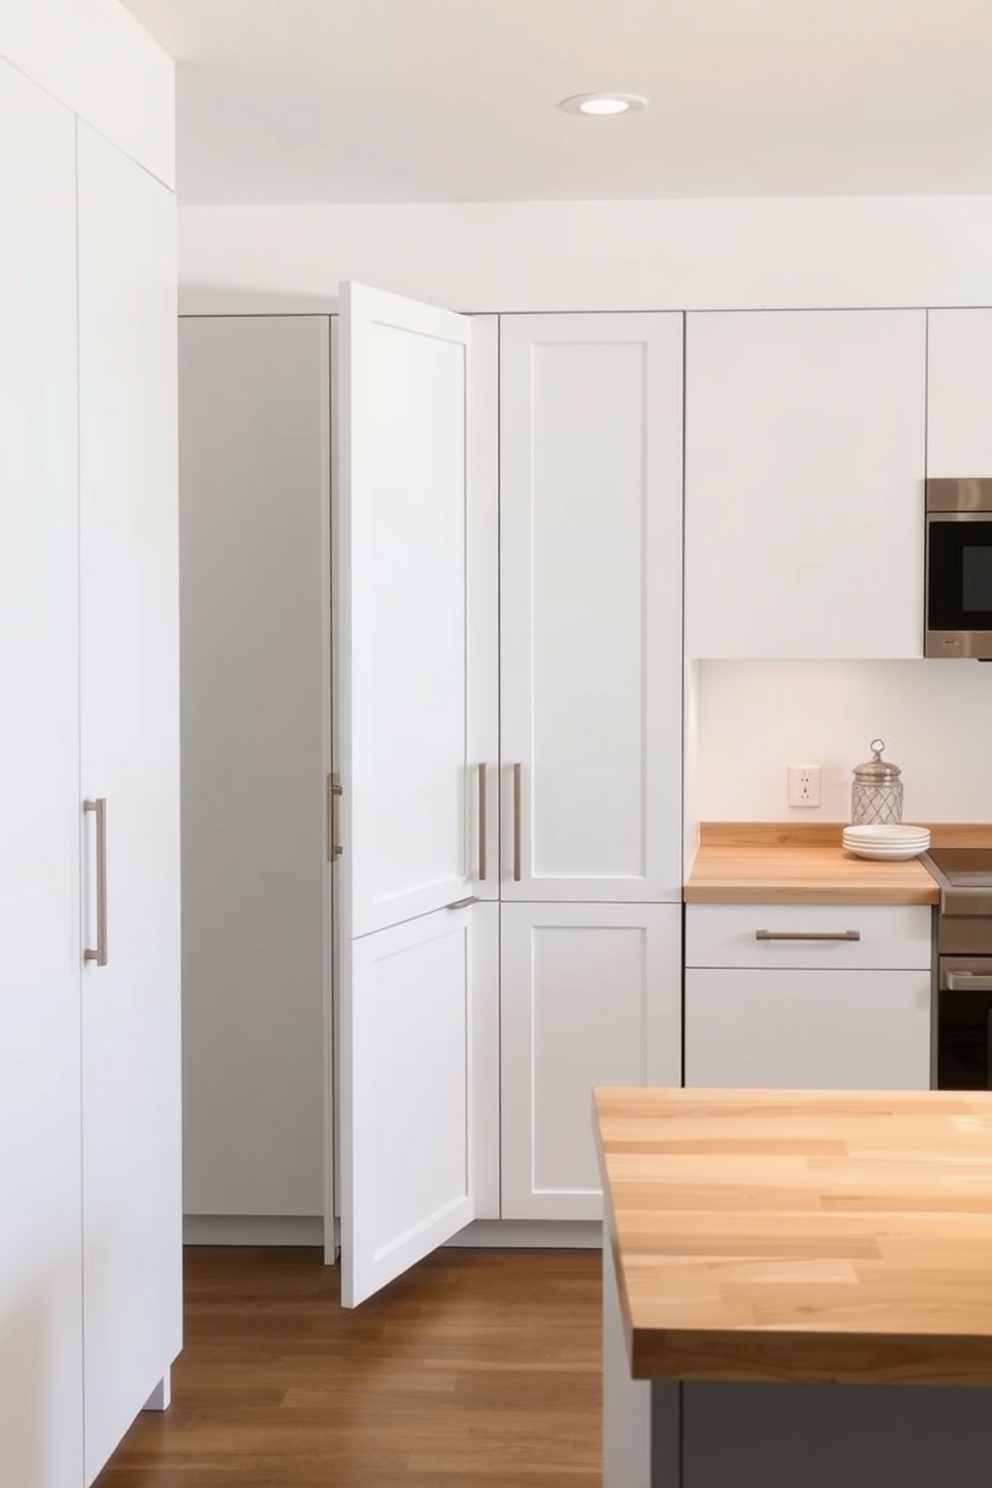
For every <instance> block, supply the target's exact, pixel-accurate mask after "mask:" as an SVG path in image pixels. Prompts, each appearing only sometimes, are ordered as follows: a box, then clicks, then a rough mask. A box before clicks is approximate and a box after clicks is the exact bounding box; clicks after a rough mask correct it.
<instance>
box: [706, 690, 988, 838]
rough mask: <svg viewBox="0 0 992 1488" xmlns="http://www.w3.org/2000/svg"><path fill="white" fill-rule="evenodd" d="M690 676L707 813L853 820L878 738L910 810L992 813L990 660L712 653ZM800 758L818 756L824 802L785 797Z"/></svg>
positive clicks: (958, 817) (947, 816)
mask: <svg viewBox="0 0 992 1488" xmlns="http://www.w3.org/2000/svg"><path fill="white" fill-rule="evenodd" d="M694 682H695V688H694V691H695V693H696V697H695V708H696V714H697V717H696V751H695V761H694V762H693V760H692V759H691V758H689V759H687V762H686V763H687V770H688V774H689V775H690V777H691V799H692V808H693V814H694V815H695V817H696V819H697V820H699V821H788V820H790V819H791V820H796V821H848V820H849V819H850V804H851V780H852V774H851V772H852V770H853V768H854V766H855V765H856V764H860V763H862V762H863V761H864V760H867V759H869V758H870V757H871V751H870V749H869V743H870V741H871V740H872V739H874V738H877V737H881V738H883V739H884V740H885V743H886V750H885V757H886V759H889V760H891V761H893V762H894V763H895V764H897V765H899V766H901V768H902V772H903V777H902V778H903V785H904V787H905V805H904V812H903V816H904V820H906V821H908V822H915V821H986V822H987V821H992V663H990V664H983V663H980V662H974V661H877V662H876V661H857V662H832V661H810V662H799V661H781V662H779V661H752V662H744V661H705V662H701V663H700V664H699V668H698V674H697V675H696V676H695V678H694ZM793 762H794V763H799V764H819V765H820V766H821V770H822V775H821V805H820V807H819V808H818V809H816V810H809V809H806V810H802V809H796V808H790V807H789V805H788V796H787V768H788V766H789V764H790V763H793Z"/></svg>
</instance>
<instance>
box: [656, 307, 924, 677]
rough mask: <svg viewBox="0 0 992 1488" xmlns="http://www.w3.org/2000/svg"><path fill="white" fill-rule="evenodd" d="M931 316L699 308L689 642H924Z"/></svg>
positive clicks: (688, 550) (691, 327)
mask: <svg viewBox="0 0 992 1488" xmlns="http://www.w3.org/2000/svg"><path fill="white" fill-rule="evenodd" d="M925 359H926V312H925V311H923V310H878V311H876V310H851V311H847V310H838V311H834V310H830V311H781V312H779V311H774V312H754V313H752V312H746V313H735V314H705V313H703V314H692V315H689V316H688V317H687V324H686V455H685V459H686V491H685V502H686V517H685V523H686V529H685V562H686V570H685V571H686V654H687V655H688V656H690V657H802V658H805V657H869V658H871V657H918V656H922V654H923V649H922V648H923V479H924V431H925V424H926V407H925V400H926V361H925Z"/></svg>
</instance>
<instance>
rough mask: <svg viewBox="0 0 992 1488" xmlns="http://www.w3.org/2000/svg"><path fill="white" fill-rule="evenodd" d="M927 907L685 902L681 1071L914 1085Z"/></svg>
mask: <svg viewBox="0 0 992 1488" xmlns="http://www.w3.org/2000/svg"><path fill="white" fill-rule="evenodd" d="M930 930H931V912H930V910H929V909H926V908H922V907H918V906H895V905H893V906H891V907H889V906H861V905H856V906H851V905H800V904H785V905H764V904H747V905H745V904H735V905H713V904H706V905H702V904H690V905H687V907H686V973H685V1083H686V1085H687V1086H696V1087H700V1088H703V1087H706V1086H734V1085H740V1086H753V1087H755V1088H762V1087H767V1088H776V1087H777V1088H786V1089H788V1088H795V1089H817V1088H823V1089H830V1090H864V1089H868V1090H872V1089H875V1090H926V1089H929V1086H930V1074H931V973H930V957H931V948H930V946H931V942H930Z"/></svg>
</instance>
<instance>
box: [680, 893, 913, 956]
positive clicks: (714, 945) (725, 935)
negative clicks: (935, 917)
mask: <svg viewBox="0 0 992 1488" xmlns="http://www.w3.org/2000/svg"><path fill="white" fill-rule="evenodd" d="M931 917H932V911H931V910H930V909H929V907H928V906H926V905H915V904H892V905H889V904H886V905H870V906H868V905H864V906H863V905H853V906H852V905H848V904H837V905H832V904H689V905H687V906H686V912H685V964H686V966H736V967H761V968H769V969H773V968H799V969H801V968H804V967H808V968H810V969H813V968H824V969H830V968H832V967H836V968H838V969H842V968H848V967H849V968H851V969H858V968H860V969H869V968H873V969H877V970H885V969H892V970H901V969H903V968H905V969H915V968H920V969H923V968H927V967H929V965H930V961H931V949H930V938H931ZM807 937H811V938H807Z"/></svg>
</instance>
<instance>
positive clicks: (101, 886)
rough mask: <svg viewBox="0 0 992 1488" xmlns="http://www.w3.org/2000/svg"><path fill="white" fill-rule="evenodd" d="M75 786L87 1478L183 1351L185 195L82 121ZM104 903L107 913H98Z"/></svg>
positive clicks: (108, 1452)
mask: <svg viewBox="0 0 992 1488" xmlns="http://www.w3.org/2000/svg"><path fill="white" fill-rule="evenodd" d="M77 181H78V198H79V217H78V224H77V228H78V244H79V539H80V546H79V573H80V618H79V635H80V691H79V697H80V720H81V769H80V779H81V784H82V793H83V797H84V799H85V800H90V801H93V802H95V803H97V805H99V803H101V802H105V803H106V806H105V812H106V816H105V838H104V840H103V841H102V842H101V840H100V837H101V834H100V827H99V824H100V816H99V815H98V814H97V813H96V812H87V813H86V814H85V817H84V829H83V861H84V874H83V882H84V896H83V937H84V940H85V943H86V946H87V947H92V948H98V947H99V945H100V934H101V928H102V924H104V925H105V926H106V944H105V951H106V964H105V965H100V964H99V962H98V961H94V960H92V959H90V960H87V961H84V966H83V984H82V1009H83V1028H82V1052H83V1105H82V1154H83V1282H84V1291H83V1297H84V1320H85V1326H84V1342H85V1354H84V1361H85V1378H86V1382H87V1386H86V1466H87V1472H88V1476H89V1477H93V1476H95V1474H96V1473H97V1472H98V1471H99V1469H100V1467H101V1466H102V1465H103V1463H104V1462H105V1461H106V1459H107V1457H108V1456H109V1455H110V1453H111V1451H112V1450H113V1448H114V1446H116V1444H117V1442H118V1441H119V1440H120V1438H121V1436H122V1435H123V1432H124V1431H125V1430H126V1429H127V1426H128V1425H129V1424H130V1422H131V1421H132V1420H133V1418H134V1416H135V1414H136V1413H137V1411H139V1410H140V1409H141V1407H142V1406H143V1404H144V1403H145V1401H146V1400H147V1399H148V1397H149V1395H150V1394H151V1392H152V1390H153V1388H154V1387H155V1385H156V1383H157V1382H158V1381H159V1380H160V1378H161V1377H162V1374H163V1372H164V1370H165V1369H166V1368H167V1367H168V1364H169V1363H170V1362H171V1360H172V1359H173V1358H174V1357H175V1356H176V1354H177V1353H178V1352H179V1348H180V1344H181V1308H182V1274H181V1269H182V1266H181V1262H182V1248H181V1247H182V1239H181V1226H182V1218H181V1216H182V1200H181V1187H180V1125H181V1117H180V1016H179V966H180V946H179V924H180V919H179V523H178V509H177V495H176V492H177V468H176V467H177V432H176V431H177V409H176V396H177V394H176V389H177V373H176V327H177V319H176V315H177V311H176V288H175V286H176V265H175V252H176V250H175V202H174V198H173V195H172V192H171V191H169V190H168V189H167V188H166V187H165V186H163V185H162V184H161V183H160V182H158V181H156V180H155V179H154V178H153V177H152V176H150V175H149V174H148V173H147V172H146V171H143V170H142V169H141V168H140V167H139V166H138V165H136V164H135V163H134V162H133V161H132V160H129V159H128V158H127V156H125V155H123V154H121V153H120V151H118V150H117V149H116V148H115V147H114V146H113V145H110V144H108V143H107V142H106V141H105V140H104V139H102V138H101V136H99V135H98V134H96V133H95V132H94V131H93V130H91V129H89V127H88V126H87V125H85V124H83V123H80V124H79V125H78V154H77ZM101 901H102V902H101Z"/></svg>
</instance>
